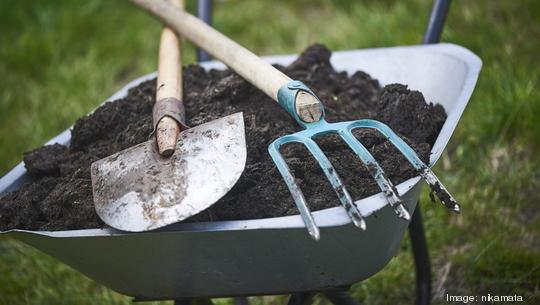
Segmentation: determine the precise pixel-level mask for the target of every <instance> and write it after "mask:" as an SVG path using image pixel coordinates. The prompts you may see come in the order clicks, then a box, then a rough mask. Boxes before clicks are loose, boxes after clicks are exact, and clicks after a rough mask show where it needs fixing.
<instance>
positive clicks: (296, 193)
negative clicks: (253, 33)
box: [268, 81, 459, 240]
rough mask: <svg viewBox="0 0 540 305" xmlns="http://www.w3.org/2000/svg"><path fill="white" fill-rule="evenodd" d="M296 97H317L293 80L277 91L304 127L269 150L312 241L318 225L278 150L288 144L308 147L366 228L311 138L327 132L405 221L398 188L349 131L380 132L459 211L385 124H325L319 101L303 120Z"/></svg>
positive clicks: (357, 223) (406, 215)
mask: <svg viewBox="0 0 540 305" xmlns="http://www.w3.org/2000/svg"><path fill="white" fill-rule="evenodd" d="M299 96H302V98H305V97H306V96H310V97H311V98H312V99H313V98H314V99H316V100H318V98H317V97H316V95H315V94H314V93H313V91H311V90H310V89H309V88H308V87H307V86H306V85H304V84H303V83H302V82H299V81H292V82H290V83H288V84H287V85H285V86H283V87H282V88H281V89H280V90H279V92H278V102H279V103H280V105H281V106H282V107H283V108H285V110H287V111H288V112H289V114H290V115H291V116H292V117H293V118H294V119H295V120H296V121H297V122H298V123H299V124H300V125H301V126H302V127H304V128H305V130H302V131H299V132H296V133H294V134H291V135H286V136H283V137H281V138H278V139H277V140H275V141H274V142H272V143H271V144H270V146H269V147H268V151H269V153H270V156H271V157H272V159H273V160H274V163H275V164H276V166H277V169H278V171H279V172H280V174H281V175H282V177H283V179H284V180H285V183H286V184H287V187H288V188H289V191H290V192H291V195H292V197H293V199H294V202H295V204H296V206H297V208H298V210H299V211H300V215H301V216H302V219H303V220H304V223H305V224H306V226H307V229H308V232H309V234H310V235H311V236H312V237H313V238H314V239H315V240H318V239H319V238H320V232H319V228H318V227H317V225H316V223H315V220H314V219H313V216H312V215H311V211H310V210H309V207H308V205H307V203H306V199H305V197H304V195H303V193H302V191H301V189H300V187H299V186H298V184H297V183H296V181H295V178H294V176H293V175H292V173H291V170H290V168H289V166H288V165H287V163H286V161H285V159H284V158H283V156H282V155H281V153H280V147H281V146H282V145H284V144H287V143H301V144H303V145H304V146H305V147H306V148H307V149H308V151H309V152H310V153H311V154H312V155H313V157H314V158H315V160H316V161H317V162H318V164H319V166H320V167H321V169H322V170H323V172H324V174H325V176H326V178H327V179H328V180H329V181H330V184H331V185H332V187H333V189H334V191H335V192H336V195H337V196H338V198H339V200H340V203H341V205H342V206H343V208H344V209H345V211H346V212H347V214H348V215H349V217H350V218H351V220H352V222H353V224H354V225H355V226H357V227H359V228H361V229H363V230H365V229H366V222H365V220H364V218H363V217H362V214H361V213H360V211H359V210H358V208H357V207H356V205H355V204H354V201H353V199H352V198H351V195H350V194H349V192H348V191H347V189H346V188H345V186H344V185H343V182H342V181H341V179H340V177H339V175H338V174H337V172H336V170H335V169H334V167H333V166H332V164H331V162H330V160H328V158H327V157H326V155H325V154H324V152H323V151H322V150H321V148H320V147H319V146H318V145H317V143H315V141H314V140H313V139H314V138H317V137H322V136H326V135H329V134H336V135H339V136H340V137H341V138H342V139H343V140H344V141H345V143H347V145H348V146H349V147H350V148H351V149H352V150H353V152H354V153H355V154H356V155H357V156H358V157H359V158H360V160H361V161H362V162H363V164H364V165H365V166H366V167H367V169H368V170H369V173H370V174H371V176H372V177H373V178H374V179H375V181H376V182H377V185H378V186H379V188H380V189H381V191H382V193H383V194H384V196H385V198H386V200H387V202H388V203H389V205H390V206H391V207H392V208H393V209H394V211H395V212H396V214H397V215H398V216H399V217H400V218H402V219H405V220H407V221H408V220H410V217H411V216H410V214H409V211H408V210H407V208H406V207H405V206H404V205H403V203H402V200H401V198H400V197H399V194H398V191H397V189H396V188H395V187H394V185H393V184H392V182H391V181H390V179H389V178H388V176H387V175H386V174H385V173H384V171H383V169H382V168H381V166H380V165H379V163H378V162H377V161H376V160H375V158H374V157H373V156H372V155H371V153H370V152H369V151H368V149H367V148H366V147H365V146H364V145H362V143H360V141H358V140H357V139H356V138H355V137H354V135H353V134H352V131H353V130H354V129H356V128H372V129H376V130H378V131H379V132H380V133H381V134H383V135H384V136H385V137H386V138H387V139H388V140H389V141H390V142H391V143H392V144H394V146H396V148H397V149H398V150H399V151H400V152H401V153H402V154H403V155H405V157H406V158H407V160H408V161H409V162H410V163H411V164H412V165H413V166H414V167H415V168H416V169H417V170H418V171H419V174H420V175H421V176H422V177H423V178H424V179H425V180H426V181H427V182H428V184H429V185H430V186H431V187H432V188H434V190H435V194H436V195H437V196H439V198H441V200H442V201H443V203H444V204H445V205H446V206H447V207H449V208H450V209H452V210H453V211H459V205H458V204H457V202H456V201H455V200H454V199H453V197H452V196H451V195H450V194H449V193H448V191H447V190H446V188H444V186H443V185H442V184H441V183H440V181H439V180H438V179H437V177H436V176H435V174H434V173H433V172H432V171H431V169H430V168H429V167H428V166H427V165H426V164H424V163H423V162H422V161H421V160H420V159H419V158H418V156H417V155H416V153H415V152H414V150H412V148H410V147H409V146H408V145H407V144H406V143H405V142H404V141H403V140H402V139H401V138H400V137H399V136H397V135H396V134H395V133H394V132H393V131H392V130H391V129H390V128H389V127H388V126H386V125H384V124H383V123H381V122H378V121H374V120H357V121H350V122H339V123H328V122H326V121H325V120H324V108H323V107H322V103H320V101H319V105H320V109H319V110H318V111H317V113H318V116H319V117H318V118H317V119H315V120H312V121H310V122H306V121H304V120H302V119H301V118H300V116H299V114H298V112H297V109H298V107H297V104H296V103H297V102H298V100H299V99H298V97H299Z"/></svg>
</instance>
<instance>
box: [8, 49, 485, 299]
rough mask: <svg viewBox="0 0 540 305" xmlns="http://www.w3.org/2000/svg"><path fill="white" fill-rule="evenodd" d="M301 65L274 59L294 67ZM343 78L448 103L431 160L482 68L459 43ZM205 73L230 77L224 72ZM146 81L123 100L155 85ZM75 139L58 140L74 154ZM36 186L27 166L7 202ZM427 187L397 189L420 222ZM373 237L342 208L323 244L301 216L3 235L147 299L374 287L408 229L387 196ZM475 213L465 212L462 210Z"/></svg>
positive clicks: (369, 214)
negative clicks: (369, 281) (140, 229)
mask: <svg viewBox="0 0 540 305" xmlns="http://www.w3.org/2000/svg"><path fill="white" fill-rule="evenodd" d="M295 58H296V56H294V55H289V56H272V57H265V59H266V60H268V61H269V62H271V63H279V64H283V65H285V64H288V63H290V62H292V61H293V60H294V59H295ZM331 62H332V64H333V65H334V67H335V69H336V70H343V71H347V72H348V73H354V72H355V71H357V70H362V71H365V72H367V73H369V74H370V75H371V76H372V77H373V78H375V79H378V80H379V82H380V83H381V84H383V85H384V84H389V83H402V84H407V85H408V86H409V88H411V89H414V90H419V91H421V92H422V93H423V94H424V96H425V98H426V101H428V102H436V103H440V104H441V105H442V106H443V107H444V108H445V110H446V112H447V113H448V118H447V120H446V122H445V124H444V126H443V128H442V130H441V132H440V134H439V136H438V138H437V140H436V142H435V145H434V146H433V149H432V154H431V157H430V163H431V165H433V164H434V163H435V162H436V161H437V159H438V158H439V157H440V156H441V153H442V151H443V149H444V147H445V146H446V144H447V143H448V141H449V139H450V136H451V134H452V132H453V131H454V129H455V127H456V125H457V123H458V120H459V118H460V117H461V114H462V113H463V111H464V109H465V106H466V105H467V102H468V100H469V98H470V96H471V94H472V92H473V89H474V86H475V84H476V81H477V78H478V74H479V72H480V68H481V61H480V59H479V58H478V57H477V56H476V55H475V54H473V53H472V52H470V51H469V50H467V49H464V48H462V47H460V46H457V45H453V44H437V45H423V46H406V47H393V48H381V49H366V50H353V51H340V52H334V53H333V55H332V58H331ZM202 66H203V67H205V68H207V69H210V68H220V69H222V68H225V67H224V66H223V65H222V64H221V63H218V62H208V63H203V64H202ZM155 76H156V74H155V73H152V74H148V75H145V76H142V77H140V78H138V79H136V80H134V81H132V82H131V83H129V84H127V85H126V86H125V87H124V88H122V89H121V90H120V91H118V92H117V93H116V94H114V95H113V96H112V97H111V98H109V100H114V99H118V98H121V97H123V96H125V95H126V94H127V90H128V89H129V88H131V87H134V86H136V85H138V84H139V83H141V82H143V81H145V80H148V79H151V78H154V77H155ZM69 141H70V131H69V130H66V131H64V132H62V133H61V134H59V135H58V136H57V137H55V138H54V139H52V140H51V141H49V142H48V143H49V144H52V143H61V144H67V145H69ZM27 180H28V177H27V175H26V173H25V169H24V164H22V163H20V164H19V165H17V167H15V168H14V169H13V170H12V171H10V172H9V173H8V174H7V175H6V176H4V177H3V178H2V179H0V194H2V193H5V192H7V191H11V190H15V189H17V188H18V187H20V185H21V184H22V183H24V182H25V181H27ZM421 187H422V184H421V183H420V178H419V177H415V178H412V179H409V180H407V181H405V182H403V183H401V184H399V185H398V186H397V189H398V191H399V193H400V195H401V196H402V198H403V200H404V203H405V204H406V205H407V207H408V208H409V210H410V211H411V213H412V212H413V211H414V208H415V207H416V203H417V200H418V197H419V195H420V191H421ZM356 203H357V205H358V208H359V209H360V211H361V213H362V214H363V215H365V217H366V222H367V228H368V229H367V231H365V232H362V231H361V230H358V229H357V228H355V227H354V226H353V225H352V224H351V223H350V219H349V217H348V216H347V214H346V212H345V211H344V210H343V208H341V207H334V208H329V209H325V210H320V211H317V212H314V213H313V214H314V217H315V221H316V223H317V224H318V225H319V227H320V228H321V230H322V238H321V240H320V241H318V242H316V241H314V240H312V239H311V238H310V237H309V235H308V234H306V232H305V228H304V224H303V222H302V220H301V218H300V216H299V215H294V216H285V217H278V218H268V219H255V220H239V221H219V222H211V223H179V224H175V225H172V226H169V227H166V228H163V229H160V230H157V231H152V232H145V233H124V232H120V231H116V230H113V229H88V230H70V231H56V232H43V231H41V232H36V231H25V230H12V231H8V232H3V234H8V235H9V236H13V237H15V238H17V239H19V240H21V241H23V242H25V243H27V244H29V245H32V246H34V247H36V248H37V249H40V250H42V251H43V252H45V253H48V254H49V255H52V256H54V257H56V258H58V259H59V260H61V261H63V262H64V263H66V264H68V265H70V266H72V267H73V268H75V269H77V270H79V271H80V272H82V273H84V274H85V275H87V276H89V277H90V278H92V279H94V280H96V281H98V282H100V283H102V284H103V285H105V286H107V287H109V288H111V289H113V290H115V291H118V292H120V293H122V294H125V295H129V296H134V297H136V298H137V299H138V300H165V299H179V298H185V297H223V296H236V295H262V294H278V293H290V292H301V291H315V290H324V289H325V288H331V287H337V286H345V285H350V284H352V283H355V282H357V281H360V280H363V279H366V278H368V277H370V276H371V275H373V274H375V273H376V272H378V271H379V270H381V269H382V268H383V267H384V266H385V265H386V264H387V263H388V262H389V261H390V259H391V258H392V256H393V255H394V254H395V253H396V251H397V249H398V246H399V244H400V242H401V240H402V238H403V235H404V233H405V230H406V228H407V225H408V223H407V222H406V221H404V220H402V219H398V218H397V217H395V213H394V211H393V209H392V208H391V207H390V206H388V205H387V203H386V201H385V200H384V198H383V196H382V194H381V193H379V194H376V195H373V196H371V197H368V198H364V199H361V200H358V201H356ZM463 208H464V210H466V209H467V205H466V203H465V204H464V206H463Z"/></svg>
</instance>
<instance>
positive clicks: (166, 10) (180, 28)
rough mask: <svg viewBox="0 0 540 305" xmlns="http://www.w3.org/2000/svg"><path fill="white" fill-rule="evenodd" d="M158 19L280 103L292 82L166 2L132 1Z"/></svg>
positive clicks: (199, 21)
mask: <svg viewBox="0 0 540 305" xmlns="http://www.w3.org/2000/svg"><path fill="white" fill-rule="evenodd" d="M131 1H132V2H133V3H135V4H136V5H138V6H139V7H141V8H143V9H144V10H146V11H148V12H150V13H152V14H153V15H155V16H157V17H159V18H160V19H161V20H162V21H163V22H165V24H167V25H168V26H169V27H170V28H172V29H173V30H175V31H176V33H178V34H180V35H182V36H184V37H186V38H188V39H189V40H191V41H192V42H193V43H195V44H196V45H198V46H199V47H201V48H202V49H204V50H205V51H207V52H208V53H210V54H212V56H214V57H215V58H217V59H219V60H221V61H222V62H223V63H225V64H226V65H227V66H228V67H229V68H231V69H232V70H234V71H235V72H236V73H238V74H240V75H241V76H242V77H243V78H245V79H246V80H248V81H249V82H251V83H252V84H253V85H255V86H256V87H257V88H259V89H261V90H262V91H263V92H264V93H266V94H267V95H268V96H270V97H271V98H272V99H274V100H275V101H277V93H278V90H279V88H281V87H282V86H283V85H285V84H287V83H289V82H290V81H291V79H290V78H289V77H288V76H286V75H285V74H283V73H281V72H280V71H279V70H277V69H276V68H274V67H272V66H271V65H269V64H268V63H266V62H264V61H263V60H261V59H260V58H259V57H257V56H256V55H255V54H253V53H251V52H250V51H248V50H247V49H245V48H244V47H242V46H240V45H239V44H237V43H236V42H234V41H232V40H231V39H229V38H227V37H226V36H225V35H223V34H221V33H220V32H218V31H216V30H215V29H213V28H212V27H210V26H208V25H207V24H205V23H204V22H202V21H201V20H199V19H198V18H196V17H194V16H192V15H190V14H188V13H186V12H184V11H181V10H178V9H176V8H174V7H173V6H172V5H171V4H170V3H167V1H166V0H131Z"/></svg>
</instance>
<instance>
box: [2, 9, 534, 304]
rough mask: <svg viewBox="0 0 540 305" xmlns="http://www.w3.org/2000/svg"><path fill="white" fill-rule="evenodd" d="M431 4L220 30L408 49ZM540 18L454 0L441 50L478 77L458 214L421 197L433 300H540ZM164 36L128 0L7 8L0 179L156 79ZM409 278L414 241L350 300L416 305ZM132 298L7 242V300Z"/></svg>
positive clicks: (274, 15)
mask: <svg viewBox="0 0 540 305" xmlns="http://www.w3.org/2000/svg"><path fill="white" fill-rule="evenodd" d="M188 2H189V9H191V10H192V11H193V7H192V6H193V5H194V1H188ZM430 6H431V2H430V1H427V0H414V1H399V2H398V1H390V0H386V1H368V0H364V1H352V0H351V1H337V0H333V1H332V0H318V1H307V0H302V1H272V2H271V3H270V1H240V0H237V1H218V2H216V14H215V25H216V27H217V28H218V29H219V30H221V31H223V32H224V33H226V34H228V35H230V36H232V37H233V38H234V39H235V40H237V41H239V42H240V43H241V44H243V45H245V46H247V47H248V48H250V49H252V50H253V51H255V52H256V53H258V54H279V53H295V52H299V51H301V50H302V49H303V48H305V47H306V46H308V45H309V44H311V43H314V42H322V43H325V44H327V45H328V46H329V47H330V48H332V49H334V50H340V49H353V48H368V47H385V46H394V45H410V44H416V43H418V42H419V41H420V40H421V37H422V33H423V29H424V26H425V24H426V21H427V18H428V11H429V8H430ZM538 16H540V2H538V1H535V0H529V1H490V0H483V1H465V0H461V1H460V0H457V1H453V4H452V8H451V13H450V15H449V17H448V23H447V27H446V28H445V31H444V33H443V41H447V42H453V43H457V44H460V45H463V46H465V47H467V48H469V49H471V50H472V51H473V52H475V53H476V54H478V55H479V56H480V57H481V58H482V60H483V69H482V73H481V75H480V79H479V81H478V84H477V87H476V90H475V93H474V95H473V97H472V99H471V101H470V103H469V106H468V108H467V110H466V111H465V114H464V116H463V118H462V120H461V122H460V124H459V126H458V128H457V130H456V132H455V134H454V136H453V138H452V140H451V142H450V144H449V146H448V147H447V150H446V152H445V153H444V155H443V157H442V159H441V160H440V162H439V163H438V165H437V167H436V172H437V173H438V174H439V176H440V177H441V178H442V180H443V181H444V182H445V184H446V185H447V187H448V188H449V189H450V190H451V191H452V192H453V193H454V194H455V195H456V197H457V198H458V200H459V201H461V202H462V203H463V205H462V206H463V208H462V210H463V212H462V214H461V215H459V216H456V215H449V214H448V213H447V212H446V211H445V210H444V209H443V208H441V207H440V206H439V205H438V204H432V203H430V202H429V197H428V195H427V193H424V194H423V195H422V199H423V200H422V209H423V212H424V221H425V226H426V234H427V240H428V243H429V246H430V251H431V259H432V263H433V276H434V287H433V289H434V303H436V304H447V302H446V301H444V299H443V298H441V297H442V296H444V294H445V293H449V294H465V295H482V294H487V293H490V294H492V295H507V294H514V293H518V294H520V295H522V296H523V297H524V298H525V299H526V300H527V304H537V303H540V295H539V294H540V280H539V279H540V242H539V240H540V209H539V205H538V203H539V202H540V194H539V193H538V190H539V189H540V159H538V157H537V156H538V153H539V152H540V145H539V144H540V140H539V139H540V121H539V119H538V118H540V93H539V92H540V91H539V90H538V89H537V87H538V86H539V85H540V84H539V81H540V64H539V63H540V52H538V50H540V43H539V41H538V37H540V20H539V19H538ZM159 29H160V25H159V23H157V22H156V21H154V20H153V19H151V18H150V17H148V16H146V15H145V14H143V13H141V12H139V11H137V10H136V9H134V8H133V7H132V6H131V5H129V4H128V3H126V2H125V1H119V0H117V1H111V0H101V1H69V0H65V1H31V0H26V1H22V0H20V1H8V0H0V31H1V33H2V34H1V35H0V122H1V123H0V174H3V173H5V172H7V171H8V170H9V169H10V168H11V167H13V166H14V165H16V164H17V162H19V160H20V159H21V154H22V153H23V152H24V151H26V150H29V149H31V148H34V147H37V146H40V145H41V144H43V143H44V142H45V141H46V140H48V139H49V138H51V137H52V136H54V135H56V134H57V133H59V132H60V131H62V130H64V129H65V128H67V127H69V126H70V125H71V124H72V123H73V122H74V121H75V119H76V118H77V117H80V116H81V115H84V114H85V113H87V112H88V111H90V110H91V109H93V108H94V107H96V106H97V105H98V104H99V103H100V102H101V101H103V100H104V99H105V98H107V97H108V96H109V95H111V94H112V93H113V92H114V91H115V90H117V89H118V88H119V87H120V86H122V85H123V84H125V83H126V82H127V81H128V80H130V79H132V78H134V77H136V76H138V75H141V74H143V73H147V72H150V71H153V70H155V66H156V56H157V43H158V33H159ZM185 48H186V52H185V54H186V57H185V61H186V62H193V61H194V55H193V47H192V46H191V45H188V46H186V47H185ZM359 263H361V262H359ZM413 271H414V266H413V262H412V258H411V255H410V246H409V244H408V239H406V240H404V241H403V242H402V246H401V250H400V252H399V253H398V255H397V256H396V258H395V259H394V260H392V262H390V264H389V265H388V266H387V267H386V268H384V269H383V270H382V271H381V272H379V273H378V274H377V275H375V276H373V277H372V278H370V279H368V280H366V281H364V282H362V283H358V284H356V285H355V286H353V294H354V296H355V297H357V298H358V299H360V300H362V301H363V302H364V303H366V304H403V303H412V301H413V300H414V287H415V286H414V272H413ZM283 300H284V298H282V297H281V298H276V297H270V298H269V297H265V298H254V299H253V301H254V303H256V304H279V303H282V302H283ZM219 302H220V303H222V304H230V303H231V301H230V300H227V299H223V300H220V301H219ZM324 302H325V301H324V300H322V299H319V300H318V303H324ZM129 303H130V298H128V297H125V296H122V295H119V294H117V293H115V292H112V291H110V290H108V289H107V288H105V287H103V286H101V285H99V284H97V283H95V282H93V281H91V280H89V279H87V278H86V277H84V276H82V275H81V274H80V273H78V272H76V271H74V270H73V269H71V268H69V267H67V266H65V265H63V264H61V263H59V262H58V261H56V260H55V259H53V258H50V257H48V256H46V255H45V254H42V253H41V252H38V251H37V250H34V249H32V248H30V247H29V246H26V245H24V244H22V243H20V242H18V241H15V240H11V239H9V238H5V237H0V305H3V304H10V305H11V304H129ZM160 304H167V303H166V302H164V303H160Z"/></svg>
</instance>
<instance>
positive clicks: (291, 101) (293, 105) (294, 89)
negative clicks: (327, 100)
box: [278, 80, 326, 129]
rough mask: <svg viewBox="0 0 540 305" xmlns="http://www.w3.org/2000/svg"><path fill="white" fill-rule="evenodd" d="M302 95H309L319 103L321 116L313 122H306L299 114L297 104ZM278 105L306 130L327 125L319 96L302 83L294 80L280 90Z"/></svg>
mask: <svg viewBox="0 0 540 305" xmlns="http://www.w3.org/2000/svg"><path fill="white" fill-rule="evenodd" d="M300 93H304V94H309V95H310V96H311V97H313V98H314V99H315V100H316V101H318V106H319V108H320V115H319V117H318V118H317V119H316V120H315V121H313V122H306V121H305V120H303V119H302V118H301V117H300V114H299V113H298V107H297V103H298V100H299V94H300ZM278 103H279V104H280V105H281V107H283V109H285V110H286V111H287V112H288V113H289V114H290V115H291V116H292V117H293V118H294V119H295V120H296V122H297V123H298V124H299V125H300V126H302V127H304V128H306V129H307V128H314V127H318V126H320V125H324V124H326V121H325V120H324V107H323V104H322V102H321V100H320V99H319V98H318V97H317V95H315V93H314V92H313V91H312V90H311V89H309V87H308V86H306V85H305V84H304V83H303V82H301V81H298V80H293V81H291V82H289V83H287V84H285V85H283V86H282V87H281V88H279V91H278Z"/></svg>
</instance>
